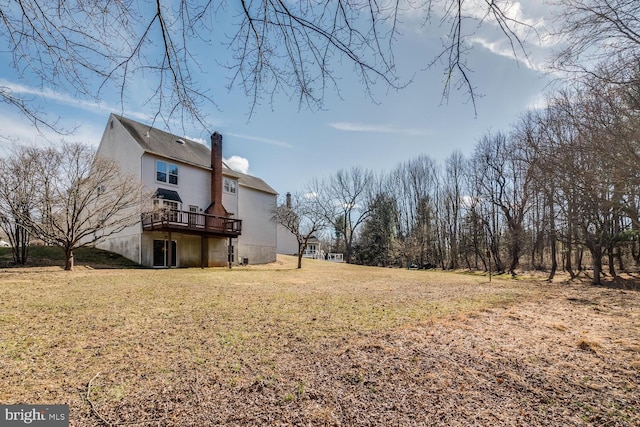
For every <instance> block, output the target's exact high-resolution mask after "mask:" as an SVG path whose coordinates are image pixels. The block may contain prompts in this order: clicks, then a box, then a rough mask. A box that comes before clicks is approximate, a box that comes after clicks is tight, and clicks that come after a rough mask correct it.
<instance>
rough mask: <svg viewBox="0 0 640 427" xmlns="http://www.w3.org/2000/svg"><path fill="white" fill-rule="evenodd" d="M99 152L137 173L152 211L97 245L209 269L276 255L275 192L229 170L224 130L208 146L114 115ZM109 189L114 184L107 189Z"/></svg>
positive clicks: (158, 262) (163, 263)
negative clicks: (223, 158) (224, 144)
mask: <svg viewBox="0 0 640 427" xmlns="http://www.w3.org/2000/svg"><path fill="white" fill-rule="evenodd" d="M98 155H99V156H102V157H105V158H108V159H112V160H114V161H115V162H117V164H118V165H119V166H120V169H121V172H122V173H124V174H127V175H132V176H135V177H139V178H140V180H141V182H142V183H143V184H144V187H145V188H146V190H148V192H149V193H150V194H152V195H153V196H152V200H151V201H150V203H149V205H148V208H147V210H146V212H147V213H146V214H143V215H142V218H141V221H140V222H139V223H137V224H135V225H134V226H130V227H127V228H126V229H124V230H123V231H121V232H119V233H117V234H114V235H112V236H110V237H109V238H106V239H104V240H102V241H100V243H99V244H98V247H100V248H102V249H106V250H110V251H112V252H116V253H119V254H121V255H123V256H125V257H127V258H129V259H131V260H133V261H135V262H138V263H140V264H142V265H145V266H149V267H172V266H176V267H195V266H197V267H205V266H224V265H227V264H228V263H230V262H231V263H243V262H249V263H252V264H262V263H268V262H273V261H275V260H276V239H277V237H276V224H275V222H274V221H273V220H272V215H273V209H274V207H275V204H276V198H277V193H276V191H275V190H274V189H273V188H271V187H270V186H269V185H268V184H267V183H265V182H264V181H263V180H262V179H260V178H257V177H254V176H250V175H246V174H243V173H239V172H236V171H233V170H231V169H230V168H228V167H227V166H226V165H225V164H224V162H223V160H222V135H220V134H218V133H217V132H216V133H214V134H213V135H211V149H209V148H208V147H207V146H206V145H204V144H201V143H198V142H195V141H191V140H189V139H187V138H183V137H177V136H175V135H172V134H170V133H167V132H164V131H162V130H159V129H156V128H153V127H151V126H148V125H145V124H142V123H138V122H136V121H134V120H131V119H127V118H125V117H122V116H118V115H115V114H111V116H110V117H109V121H108V123H107V127H106V129H105V131H104V134H103V136H102V140H101V141H100V146H99V147H98ZM106 191H108V189H106Z"/></svg>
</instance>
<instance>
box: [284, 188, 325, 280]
mask: <svg viewBox="0 0 640 427" xmlns="http://www.w3.org/2000/svg"><path fill="white" fill-rule="evenodd" d="M273 220H274V221H275V222H276V223H277V224H280V225H282V226H283V227H284V228H286V229H287V230H289V231H290V232H291V234H293V235H294V236H295V238H296V241H297V242H298V268H302V255H303V254H304V251H305V249H306V248H307V244H308V243H309V239H310V238H311V237H314V236H316V234H317V233H318V232H320V231H321V230H322V229H324V228H325V227H327V225H328V222H327V220H326V216H325V215H324V212H323V211H322V210H321V209H320V208H319V206H318V203H317V200H316V195H315V194H312V193H307V194H304V195H303V194H296V195H292V196H291V197H287V201H286V202H285V203H279V204H278V205H277V206H276V208H275V210H274V212H273ZM316 237H317V236H316Z"/></svg>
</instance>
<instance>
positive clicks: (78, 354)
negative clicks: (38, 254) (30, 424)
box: [0, 257, 640, 426]
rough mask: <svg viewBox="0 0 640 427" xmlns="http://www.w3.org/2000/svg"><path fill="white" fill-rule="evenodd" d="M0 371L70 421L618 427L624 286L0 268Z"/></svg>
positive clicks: (353, 270)
mask: <svg viewBox="0 0 640 427" xmlns="http://www.w3.org/2000/svg"><path fill="white" fill-rule="evenodd" d="M0 377H1V380H2V382H1V384H2V386H1V387H0V403H29V404H39V403H48V404H53V403H66V404H69V405H70V417H71V425H73V426H92V425H122V424H126V425H131V424H133V425H149V426H206V425H223V426H226V425H238V426H258V425H260V426H262V425H313V426H316V425H342V426H359V425H381V426H382V425H384V426H388V425H397V426H410V425H446V426H450V425H505V426H506V425H509V426H511V425H523V426H524V425H527V426H528V425H539V426H547V425H620V426H624V425H629V426H632V425H639V424H640V390H639V389H638V387H639V386H640V294H639V293H638V292H637V291H632V290H623V289H611V288H605V287H593V286H589V285H587V284H586V283H584V284H583V283H566V282H563V281H558V282H556V283H553V284H549V283H546V282H543V281H541V280H539V279H535V278H530V279H524V280H523V279H521V280H512V279H507V278H494V280H493V281H492V282H491V283H489V281H488V278H487V277H486V276H481V275H473V274H460V273H458V274H454V273H442V272H428V271H416V270H399V269H383V268H370V267H361V266H352V265H346V264H333V263H327V262H323V261H314V260H305V263H304V268H303V269H302V270H297V269H296V268H295V259H294V258H292V257H281V258H279V260H278V262H277V263H274V264H271V265H268V266H246V267H237V268H234V269H232V270H228V269H204V270H202V269H177V270H149V269H113V268H112V269H101V268H95V267H93V268H91V267H84V266H83V265H82V263H80V265H79V266H78V267H77V269H76V271H73V272H64V271H62V270H61V269H60V268H59V267H31V268H7V269H3V270H1V271H0Z"/></svg>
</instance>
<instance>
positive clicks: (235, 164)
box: [224, 156, 249, 173]
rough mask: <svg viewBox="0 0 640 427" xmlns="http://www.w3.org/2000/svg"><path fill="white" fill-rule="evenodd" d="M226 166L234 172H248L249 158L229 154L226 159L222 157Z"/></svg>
mask: <svg viewBox="0 0 640 427" xmlns="http://www.w3.org/2000/svg"><path fill="white" fill-rule="evenodd" d="M224 162H225V163H226V165H227V166H229V167H230V168H231V169H233V170H234V171H236V172H240V173H249V160H247V159H245V158H244V157H240V156H231V157H229V158H228V159H224Z"/></svg>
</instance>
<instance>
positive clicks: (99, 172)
mask: <svg viewBox="0 0 640 427" xmlns="http://www.w3.org/2000/svg"><path fill="white" fill-rule="evenodd" d="M36 154H37V165H36V168H35V169H34V170H33V175H31V176H29V177H26V179H29V180H31V181H32V182H33V185H35V186H37V188H38V191H37V195H36V203H35V208H34V210H33V213H32V214H30V215H28V216H27V215H24V216H21V217H20V219H21V221H22V223H23V224H24V225H25V227H27V228H28V229H29V230H30V232H31V233H33V235H34V236H36V237H38V238H40V239H42V240H43V241H44V242H45V243H47V244H52V245H55V246H59V247H60V248H61V249H62V250H63V251H64V255H65V270H72V269H73V266H74V265H73V264H74V263H73V251H74V250H75V249H77V248H79V247H83V246H87V245H90V244H93V243H94V242H96V241H98V240H100V239H101V238H103V237H107V236H109V235H111V234H114V233H117V232H119V231H121V230H122V229H124V228H125V227H127V226H129V225H132V224H134V223H136V222H137V221H139V220H140V208H141V206H142V203H143V197H142V184H141V183H140V182H139V180H136V179H135V178H132V177H128V176H124V175H122V174H120V173H119V170H118V167H117V165H116V164H115V163H114V162H112V161H108V160H105V159H102V158H99V157H95V152H94V150H93V149H92V148H90V147H88V146H86V145H82V144H65V145H63V146H61V147H60V148H58V149H55V148H46V149H39V152H37V153H36Z"/></svg>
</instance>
